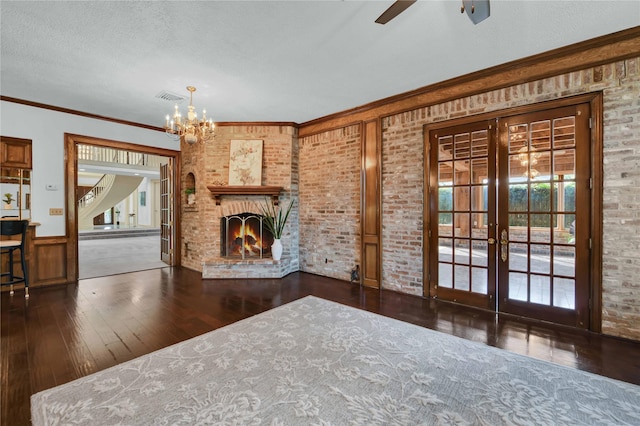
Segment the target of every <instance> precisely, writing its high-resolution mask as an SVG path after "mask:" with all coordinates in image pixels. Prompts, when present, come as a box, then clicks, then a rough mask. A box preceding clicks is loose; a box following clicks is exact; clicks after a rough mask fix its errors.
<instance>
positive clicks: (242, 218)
mask: <svg viewBox="0 0 640 426" xmlns="http://www.w3.org/2000/svg"><path fill="white" fill-rule="evenodd" d="M220 230H221V232H220V237H221V238H222V241H221V244H220V248H221V256H222V257H233V258H241V259H246V258H257V259H262V258H263V257H270V256H271V245H272V244H273V234H271V232H269V230H268V229H267V228H266V227H265V226H264V225H263V217H262V216H261V215H257V214H254V213H240V214H237V215H232V216H225V217H223V218H221V219H220Z"/></svg>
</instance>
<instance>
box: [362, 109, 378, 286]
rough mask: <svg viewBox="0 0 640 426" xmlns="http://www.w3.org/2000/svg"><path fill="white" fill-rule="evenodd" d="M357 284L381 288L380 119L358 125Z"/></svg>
mask: <svg viewBox="0 0 640 426" xmlns="http://www.w3.org/2000/svg"><path fill="white" fill-rule="evenodd" d="M361 126H362V127H361V128H362V130H361V132H360V133H361V135H362V137H361V168H360V186H361V189H360V240H361V242H360V244H361V248H360V261H361V263H362V270H361V278H360V282H361V283H362V285H364V286H366V287H373V288H380V287H381V285H382V176H381V170H382V142H381V140H382V130H381V123H380V120H379V119H376V120H370V121H367V122H365V123H362V124H361Z"/></svg>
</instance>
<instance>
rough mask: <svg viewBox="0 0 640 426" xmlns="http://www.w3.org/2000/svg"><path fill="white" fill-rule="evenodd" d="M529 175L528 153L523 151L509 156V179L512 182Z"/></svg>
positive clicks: (524, 178)
mask: <svg viewBox="0 0 640 426" xmlns="http://www.w3.org/2000/svg"><path fill="white" fill-rule="evenodd" d="M525 149H526V147H525ZM528 176H529V153H528V151H523V152H521V153H520V154H517V155H510V156H509V181H510V182H514V181H515V180H517V179H518V178H519V179H520V180H521V181H523V180H526V179H527V178H528Z"/></svg>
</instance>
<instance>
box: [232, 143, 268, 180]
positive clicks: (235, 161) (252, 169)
mask: <svg viewBox="0 0 640 426" xmlns="http://www.w3.org/2000/svg"><path fill="white" fill-rule="evenodd" d="M261 183H262V140H260V139H250V140H232V141H231V144H230V146H229V185H231V186H259V185H260V184H261Z"/></svg>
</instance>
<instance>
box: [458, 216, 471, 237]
mask: <svg viewBox="0 0 640 426" xmlns="http://www.w3.org/2000/svg"><path fill="white" fill-rule="evenodd" d="M470 219H471V215H470V214H469V213H456V236H458V237H469V236H470V233H469V231H470V229H469V228H470Z"/></svg>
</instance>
